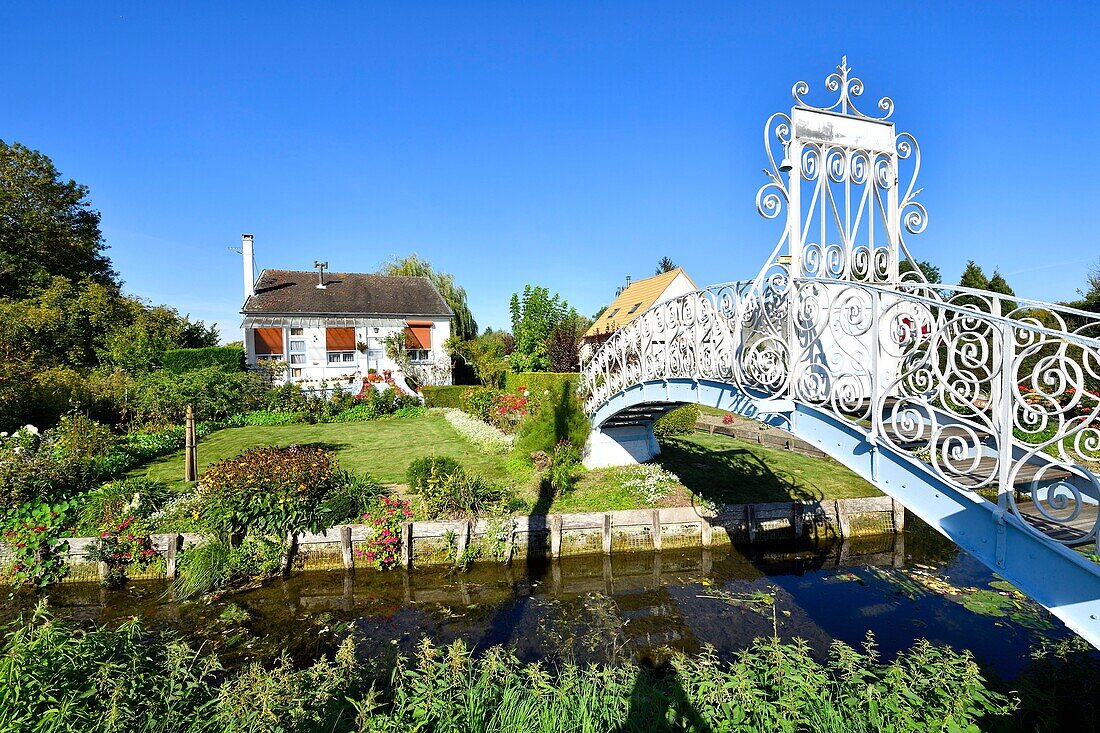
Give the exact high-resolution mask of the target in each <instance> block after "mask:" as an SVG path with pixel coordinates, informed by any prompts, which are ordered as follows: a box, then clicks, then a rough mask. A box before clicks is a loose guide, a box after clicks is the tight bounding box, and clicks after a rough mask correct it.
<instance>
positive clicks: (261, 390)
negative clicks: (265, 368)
mask: <svg viewBox="0 0 1100 733" xmlns="http://www.w3.org/2000/svg"><path fill="white" fill-rule="evenodd" d="M267 391H268V387H267V385H266V384H265V383H264V380H263V378H262V377H261V376H260V375H258V374H255V373H252V372H227V371H224V370H223V369H220V368H219V367H207V368H205V369H196V370H193V371H189V372H184V373H183V374H173V373H171V372H168V371H165V370H163V369H160V370H157V371H155V372H152V373H151V374H148V375H146V376H144V377H142V378H141V379H140V380H139V381H138V383H137V385H136V388H135V394H134V398H133V403H132V407H133V410H134V415H135V417H137V418H138V419H139V420H141V421H145V422H152V423H159V424H166V423H180V422H183V419H184V415H185V414H186V412H187V406H188V405H192V406H194V408H195V415H196V418H197V419H199V420H225V419H227V418H228V417H230V416H231V415H235V414H236V413H238V412H248V411H249V410H255V409H260V408H261V407H263V406H264V403H265V401H266V398H267Z"/></svg>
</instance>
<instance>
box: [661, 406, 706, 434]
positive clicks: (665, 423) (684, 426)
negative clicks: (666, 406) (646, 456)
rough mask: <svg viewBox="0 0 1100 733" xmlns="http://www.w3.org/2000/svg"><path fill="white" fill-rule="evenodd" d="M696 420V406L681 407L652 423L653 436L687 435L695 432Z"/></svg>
mask: <svg viewBox="0 0 1100 733" xmlns="http://www.w3.org/2000/svg"><path fill="white" fill-rule="evenodd" d="M698 419H699V406H698V405H681V406H680V407H677V408H675V409H673V410H669V411H668V412H666V413H665V414H664V415H661V416H660V417H659V418H657V419H656V420H654V421H653V434H654V435H656V436H657V437H659V438H665V437H668V436H670V435H688V434H690V433H693V432H695V422H696V421H697V420H698Z"/></svg>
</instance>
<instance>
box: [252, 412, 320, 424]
mask: <svg viewBox="0 0 1100 733" xmlns="http://www.w3.org/2000/svg"><path fill="white" fill-rule="evenodd" d="M239 422H240V423H241V424H242V425H256V426H260V425H290V424H292V423H300V422H305V414H304V413H301V412H276V411H274V410H253V411H252V412H246V413H244V414H242V415H241V419H240V421H239Z"/></svg>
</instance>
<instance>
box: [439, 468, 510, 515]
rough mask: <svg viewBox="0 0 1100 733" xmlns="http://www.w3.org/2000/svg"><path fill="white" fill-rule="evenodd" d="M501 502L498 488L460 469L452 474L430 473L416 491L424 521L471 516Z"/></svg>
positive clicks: (500, 493)
mask: <svg viewBox="0 0 1100 733" xmlns="http://www.w3.org/2000/svg"><path fill="white" fill-rule="evenodd" d="M502 498H503V492H502V491H501V490H500V489H499V488H497V487H496V486H493V485H492V484H490V483H489V482H488V481H485V480H484V479H482V478H481V477H480V476H472V475H470V474H468V473H466V472H465V471H464V470H462V469H461V468H459V469H458V470H457V471H453V472H444V471H438V470H435V469H433V470H431V471H429V473H428V476H427V478H426V479H425V480H424V483H423V484H422V485H421V487H420V500H421V503H422V506H423V508H424V512H425V513H426V514H427V516H428V519H438V518H440V517H454V516H471V515H474V514H478V513H479V512H481V511H482V510H485V509H488V508H489V507H490V506H492V505H494V504H497V503H499V502H500V500H501V499H502Z"/></svg>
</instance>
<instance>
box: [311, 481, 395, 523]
mask: <svg viewBox="0 0 1100 733" xmlns="http://www.w3.org/2000/svg"><path fill="white" fill-rule="evenodd" d="M333 484H334V485H333V487H332V489H331V490H330V491H329V492H328V494H327V495H326V496H325V498H324V499H323V500H322V501H321V503H320V505H319V506H318V507H317V515H318V518H319V519H320V523H321V524H322V525H323V526H325V527H332V526H334V525H337V524H343V523H345V522H352V521H355V520H356V519H357V518H358V517H360V516H362V515H363V513H364V512H366V511H367V508H368V507H369V506H371V504H373V503H374V502H375V501H376V500H377V498H378V497H379V496H381V495H382V484H380V483H378V481H377V480H376V479H375V478H374V477H372V476H369V475H358V474H354V473H350V472H348V471H342V472H341V473H340V475H339V476H338V477H337V479H336V480H335V481H334V482H333Z"/></svg>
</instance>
